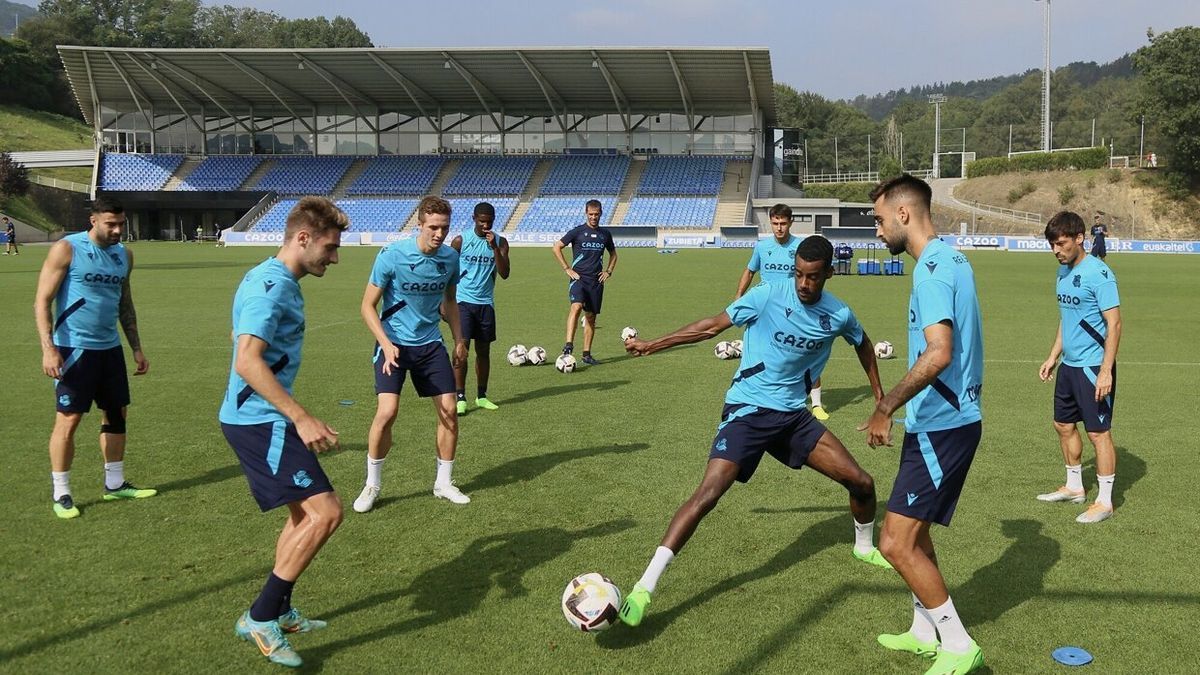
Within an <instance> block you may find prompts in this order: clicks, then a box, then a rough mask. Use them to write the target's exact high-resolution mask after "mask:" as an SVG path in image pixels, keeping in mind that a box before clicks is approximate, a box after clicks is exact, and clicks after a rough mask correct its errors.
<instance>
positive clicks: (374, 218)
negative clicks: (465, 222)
mask: <svg viewBox="0 0 1200 675" xmlns="http://www.w3.org/2000/svg"><path fill="white" fill-rule="evenodd" d="M298 201H299V200H298V199H291V198H289V199H280V200H279V201H277V202H275V204H274V205H273V206H272V207H271V208H270V209H268V210H267V212H266V213H264V214H263V215H262V217H261V218H259V220H258V222H257V223H255V224H254V227H253V230H254V231H255V232H281V231H283V228H284V225H285V224H286V221H287V214H288V212H289V211H291V210H292V207H294V206H295V205H296V202H298ZM419 201H420V200H417V199H342V200H339V201H338V202H337V205H338V207H339V208H341V209H342V210H343V211H345V212H346V215H347V216H348V217H349V218H350V231H351V232H399V231H400V230H401V229H403V227H404V224H405V223H406V222H408V219H409V217H410V216H412V213H413V211H415V210H416V208H417V204H418V202H419ZM472 206H474V204H472ZM497 212H499V208H497ZM468 219H469V218H468Z"/></svg>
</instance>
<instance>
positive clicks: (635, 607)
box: [618, 581, 650, 626]
mask: <svg viewBox="0 0 1200 675" xmlns="http://www.w3.org/2000/svg"><path fill="white" fill-rule="evenodd" d="M649 606H650V591H648V590H646V589H645V588H642V584H641V582H640V581H639V582H638V583H636V584H634V585H633V590H632V591H629V595H627V596H625V601H624V602H622V603H621V611H620V613H619V614H618V616H620V617H621V622H622V623H625V624H626V625H629V626H636V625H638V624H640V623H641V622H642V618H643V617H645V616H646V608H647V607H649Z"/></svg>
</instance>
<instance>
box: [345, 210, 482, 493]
mask: <svg viewBox="0 0 1200 675" xmlns="http://www.w3.org/2000/svg"><path fill="white" fill-rule="evenodd" d="M417 228H418V229H417V236H416V237H413V238H410V239H402V240H400V241H398V242H396V243H394V244H391V245H390V246H388V247H387V248H385V249H383V250H382V251H380V252H379V256H378V257H377V258H375V266H374V267H373V268H372V269H371V279H370V281H368V282H367V288H366V290H365V291H364V292H363V299H362V305H361V307H360V311H361V313H362V317H363V320H364V321H365V322H366V324H367V328H369V329H370V330H371V335H373V336H375V342H376V345H375V358H374V363H375V394H376V399H377V406H376V408H375V419H373V420H372V421H371V431H370V434H369V435H368V436H367V482H366V485H364V486H363V489H362V492H361V493H360V494H359V495H358V499H355V500H354V510H355V511H357V512H359V513H366V512H368V511H370V510H371V508H372V507H374V506H375V499H376V498H377V497H378V496H379V490H380V487H381V486H382V484H383V460H385V459H387V456H388V452H390V451H391V449H392V425H393V424H395V422H396V412H397V410H398V409H399V406H400V389H401V388H402V387H403V386H404V378H405V375H409V376H410V377H411V378H412V383H413V388H414V389H416V390H417V395H418V396H420V397H422V398H433V407H434V411H435V412H436V414H437V478H436V479H435V480H434V483H433V495H434V496H435V497H438V498H440V499H448V500H450V501H451V502H453V503H455V504H466V503H468V502H470V501H471V499H470V497H467V496H466V495H465V494H463V493H462V491H461V490H459V489H458V488H457V487H455V485H454V484H453V483H452V482H451V480H450V475H451V471H452V470H453V468H454V453H455V450H456V448H457V446H458V411H457V409H456V406H455V402H454V392H455V389H456V387H455V384H454V368H459V367H463V368H465V367H466V365H465V363H466V359H467V341H466V340H465V339H463V337H462V329H461V328H460V325H459V318H458V305H457V303H456V302H455V281H456V280H457V279H458V264H459V254H458V251H455V250H454V249H453V248H450V247H449V246H443V245H442V244H443V242H445V240H446V234H447V233H448V232H449V231H450V203H449V202H447V201H446V200H444V199H442V198H441V197H425V198H424V199H422V200H421V203H420V204H419V205H418V206H417ZM380 300H382V301H383V307H382V309H380V308H379V303H380ZM441 317H445V318H446V323H448V324H450V334H451V336H452V337H453V339H454V364H453V367H451V363H450V359H449V358H448V356H447V354H446V347H445V345H443V344H442V332H441V330H440V329H439V327H438V323H439V321H440V318H441Z"/></svg>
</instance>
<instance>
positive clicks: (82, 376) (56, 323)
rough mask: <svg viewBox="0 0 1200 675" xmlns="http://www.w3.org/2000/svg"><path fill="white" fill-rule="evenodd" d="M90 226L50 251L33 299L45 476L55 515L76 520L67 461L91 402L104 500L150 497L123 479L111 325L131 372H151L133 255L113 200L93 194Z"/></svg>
mask: <svg viewBox="0 0 1200 675" xmlns="http://www.w3.org/2000/svg"><path fill="white" fill-rule="evenodd" d="M90 221H91V229H89V230H88V231H86V232H77V233H75V234H71V235H68V236H66V237H64V238H63V239H62V240H61V241H59V242H58V243H56V244H54V246H52V247H50V253H49V254H48V255H47V256H46V261H45V262H44V263H43V264H42V271H41V274H40V275H39V276H38V285H37V295H36V296H35V299H34V319H35V321H36V323H37V330H38V338H39V341H40V342H41V346H42V372H43V373H45V374H46V376H47V377H50V378H53V379H54V395H55V400H56V401H57V413H56V414H55V417H54V431H53V432H52V433H51V434H50V477H51V480H52V482H53V485H54V495H53V500H54V514H55V515H56V516H58V517H59V518H76V517H78V516H79V507H77V506H75V501H74V498H73V497H72V495H71V483H70V480H71V462H72V461H73V460H74V459H75V430H76V429H78V428H79V423H80V422H81V421H82V420H83V414H84V413H86V412H88V411H89V410H91V409H92V403H93V402H95V404H96V407H97V408H99V409H100V415H101V417H100V453H101V454H102V455H103V456H104V499H105V501H112V500H116V499H144V498H146V497H153V496H154V495H155V494H157V491H155V490H153V489H149V488H137V487H134V486H133V485H132V484H131V483H129V482H128V481H126V480H125V413H126V406H128V405H129V378H128V377H127V376H126V370H125V354H124V353H123V352H122V351H121V338H120V336H118V335H117V323H118V322H119V323H120V324H121V328H122V330H124V331H125V339H126V340H127V341H128V342H129V348H130V350H132V351H133V360H134V363H136V364H137V370H135V371H134V373H133V374H134V375H145V374H146V373H147V372H149V371H150V361H148V360H147V359H146V355H145V354H144V353H143V352H142V340H141V337H140V336H139V335H138V325H137V312H136V311H135V310H134V307H133V295H132V293H131V291H130V287H129V277H130V275H131V274H132V273H133V251H130V250H128V249H126V248H125V245H124V244H122V243H121V233H122V232H123V231H124V229H125V209H124V207H123V206H122V205H121V203H120V202H118V201H116V200H114V199H109V198H106V197H97V198H96V200H95V201H93V202H92V212H91V217H90Z"/></svg>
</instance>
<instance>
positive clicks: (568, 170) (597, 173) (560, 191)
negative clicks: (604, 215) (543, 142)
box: [538, 156, 629, 211]
mask: <svg viewBox="0 0 1200 675" xmlns="http://www.w3.org/2000/svg"><path fill="white" fill-rule="evenodd" d="M628 173H629V157H627V156H625V157H588V156H566V157H563V158H561V159H558V160H555V162H554V166H553V167H552V168H551V169H550V174H549V175H548V176H546V180H545V182H544V183H542V186H541V188H540V189H539V190H538V193H539V194H543V195H615V194H617V193H618V192H620V191H621V184H622V183H623V182H624V181H625V175H626V174H628ZM605 210H606V211H607V210H608V209H605Z"/></svg>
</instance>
